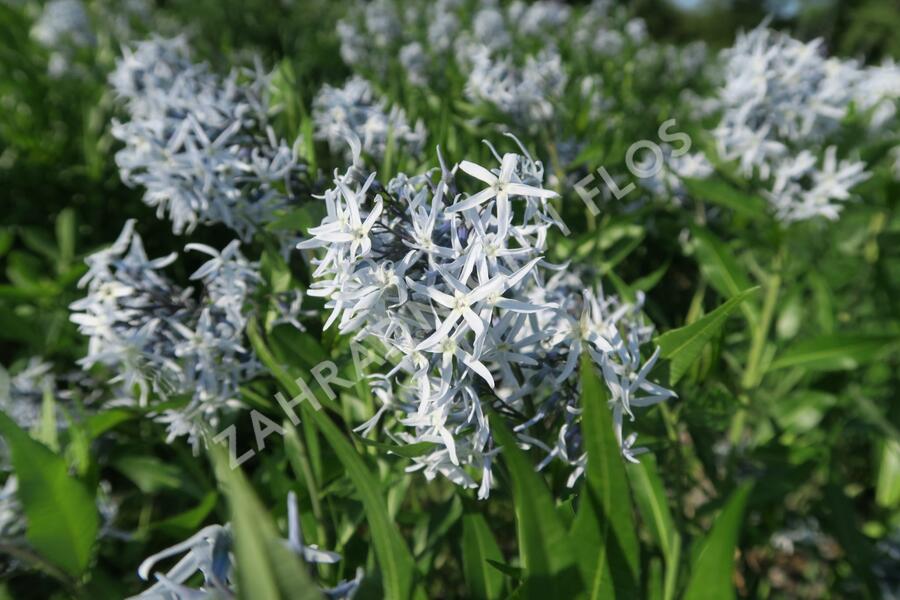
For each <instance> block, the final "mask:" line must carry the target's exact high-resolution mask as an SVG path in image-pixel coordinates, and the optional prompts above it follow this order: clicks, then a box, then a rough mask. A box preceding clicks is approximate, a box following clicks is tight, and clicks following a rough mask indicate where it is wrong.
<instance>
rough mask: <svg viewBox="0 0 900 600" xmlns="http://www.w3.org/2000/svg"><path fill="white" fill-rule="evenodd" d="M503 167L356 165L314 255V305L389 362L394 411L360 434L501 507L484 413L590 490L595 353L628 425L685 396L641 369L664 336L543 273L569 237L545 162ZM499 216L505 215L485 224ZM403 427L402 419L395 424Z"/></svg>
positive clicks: (384, 403) (337, 192) (379, 388)
mask: <svg viewBox="0 0 900 600" xmlns="http://www.w3.org/2000/svg"><path fill="white" fill-rule="evenodd" d="M491 150H492V152H493V147H491ZM494 154H495V155H496V152H494ZM497 158H498V160H499V161H500V163H501V167H500V169H498V170H497V171H496V172H492V171H491V170H489V169H487V168H485V167H483V166H480V165H477V164H475V163H471V162H468V161H463V162H462V163H460V164H459V165H458V167H457V166H454V167H453V168H447V167H446V166H442V167H441V169H440V173H441V177H440V180H438V181H435V180H434V176H433V172H431V171H429V172H426V173H425V174H423V175H417V176H415V177H408V176H406V175H402V174H401V175H398V176H397V177H396V178H394V179H393V180H391V181H390V182H389V183H388V184H387V185H386V186H384V185H377V184H376V183H375V182H374V180H373V177H374V174H373V175H369V176H368V177H365V175H364V174H363V173H362V172H361V171H360V170H361V168H362V164H361V163H359V164H355V165H354V166H353V167H352V168H350V169H348V170H347V172H346V173H345V174H343V175H338V174H336V176H335V181H334V188H333V189H331V190H329V191H326V193H325V194H324V195H323V196H322V198H323V200H324V202H325V205H326V216H325V218H324V219H323V221H322V224H321V225H320V226H318V227H314V228H311V229H310V231H309V233H310V235H311V236H312V237H311V239H309V240H307V241H305V242H302V243H301V246H302V247H304V248H322V249H323V253H322V254H320V256H319V258H317V259H314V260H313V264H314V265H316V269H315V273H314V274H315V277H316V279H317V280H316V281H315V282H314V283H313V284H312V285H311V287H310V290H309V293H310V295H317V296H322V297H324V298H326V304H325V306H326V308H328V309H329V310H331V314H330V316H329V317H328V320H327V322H326V326H327V325H330V324H331V323H334V322H339V325H338V327H339V330H340V331H341V333H344V334H348V335H353V336H354V338H355V339H356V340H357V341H366V340H371V341H375V342H377V344H378V345H379V347H386V348H387V356H388V357H389V360H390V363H389V364H388V365H385V366H384V368H383V371H382V372H383V374H379V373H375V374H373V375H372V376H371V377H372V380H371V385H372V386H373V387H374V389H375V393H374V395H375V397H376V398H378V400H379V401H380V402H381V407H380V408H379V410H378V411H377V412H376V413H375V414H374V415H373V416H372V418H371V419H369V420H368V421H366V422H365V423H363V424H362V425H360V427H359V428H358V430H360V431H363V432H369V431H373V430H374V429H375V428H376V427H377V426H378V425H379V423H381V424H382V426H383V427H386V428H387V432H386V433H387V434H388V435H389V436H390V437H391V438H392V439H393V440H394V442H395V443H400V444H415V443H420V442H428V443H429V444H432V445H433V447H432V448H431V450H429V451H428V452H427V453H425V454H423V455H420V456H416V457H415V458H413V459H412V461H413V465H412V466H410V467H409V470H410V471H421V472H422V473H423V474H424V475H425V477H427V478H429V479H431V478H433V477H436V476H438V475H443V476H444V477H447V478H448V479H450V480H451V481H453V482H454V483H456V484H458V485H463V486H467V487H473V488H475V487H477V488H478V496H479V498H486V497H487V496H488V495H489V493H490V488H491V485H492V481H493V478H492V476H491V469H492V464H493V456H494V455H495V454H496V453H497V452H498V451H499V449H498V448H497V447H495V446H494V444H493V440H492V436H491V431H490V425H489V423H488V420H487V419H486V418H485V410H484V407H483V404H487V405H489V406H491V407H492V408H493V409H494V410H496V411H497V412H498V413H500V414H502V415H504V416H505V417H507V418H508V419H510V420H511V421H512V425H513V428H514V430H515V431H516V435H517V436H518V438H519V441H520V443H521V444H523V445H525V446H527V447H533V448H536V449H539V450H541V451H543V452H545V453H546V456H544V458H543V459H542V460H540V461H539V463H538V466H539V467H540V468H542V467H544V466H545V465H547V464H549V462H550V461H551V460H553V459H559V460H563V461H565V462H567V463H568V464H570V465H572V467H573V469H574V470H573V478H572V483H574V481H575V480H576V479H577V478H578V475H579V474H580V472H581V471H582V470H583V464H584V461H585V458H584V451H583V449H582V448H581V441H580V421H579V419H580V417H579V415H580V411H579V409H578V393H577V380H578V378H577V376H576V373H575V368H576V367H577V365H578V359H579V357H580V356H581V353H582V351H583V350H585V349H588V348H589V349H590V350H591V351H592V353H593V357H594V360H595V361H596V363H597V365H598V367H600V368H601V371H602V372H606V371H608V372H609V373H610V377H611V379H609V380H608V381H607V385H608V387H610V390H611V391H610V394H611V398H613V403H612V409H613V414H614V415H615V414H617V411H618V413H619V414H622V413H624V414H629V415H630V414H632V412H631V410H632V409H631V407H632V406H641V405H644V404H643V403H648V400H647V399H648V398H650V397H651V394H650V392H652V394H653V395H652V397H653V398H656V397H659V398H660V399H661V398H662V397H668V396H671V395H672V394H671V393H670V392H667V391H665V392H664V391H661V389H662V388H659V389H657V388H655V387H653V386H654V385H655V384H652V383H651V382H650V381H649V379H648V374H649V371H650V370H651V369H652V366H653V359H651V361H649V363H647V364H642V363H641V362H640V353H639V347H640V346H641V345H642V344H644V343H646V342H648V341H649V339H650V335H651V332H652V330H651V329H650V328H648V327H646V326H644V325H643V323H642V322H641V320H640V316H639V314H638V313H639V308H636V307H632V306H630V305H627V304H624V303H622V302H620V301H619V300H618V299H617V298H615V297H606V296H603V294H602V291H597V292H596V293H594V292H588V293H585V290H584V287H585V286H584V285H583V284H582V282H581V280H580V279H579V278H578V277H577V276H575V275H573V274H571V273H567V272H566V271H565V270H560V268H559V267H555V266H553V265H547V264H546V263H544V262H543V253H544V252H545V250H546V243H547V230H548V229H549V228H551V227H557V226H558V227H564V226H563V225H562V223H561V221H560V220H559V217H558V215H556V214H555V212H554V211H553V209H552V206H551V205H550V203H548V202H547V201H546V200H547V199H548V198H551V197H553V196H555V194H554V192H552V191H549V190H547V189H545V188H544V187H543V181H542V180H543V167H542V166H541V163H540V162H537V161H535V160H533V159H532V158H531V157H530V156H528V155H527V154H524V155H518V154H511V153H510V154H506V155H504V156H503V157H502V158H500V157H499V156H498V157H497ZM440 162H441V165H443V164H444V163H443V158H441V160H440ZM460 172H462V173H465V174H467V175H471V176H473V177H475V178H477V179H479V180H480V181H483V182H484V183H486V184H487V185H488V187H487V188H486V189H485V190H482V191H481V192H479V193H477V194H475V195H473V196H470V197H467V198H462V199H461V200H460V201H459V202H457V203H456V204H454V205H452V206H450V207H447V206H445V204H444V201H443V198H444V197H445V196H454V195H455V197H457V198H460V197H461V196H460V195H459V194H456V189H457V183H458V182H457V180H458V179H459V177H458V176H459V173H460ZM357 182H360V183H361V185H357ZM351 190H358V191H355V192H354V191H351ZM372 190H379V191H378V193H377V194H376V193H374V192H373V191H372ZM511 198H522V204H523V210H522V211H521V217H522V218H521V220H520V219H519V217H518V216H517V218H516V219H515V220H514V219H513V218H512V217H513V214H512V209H511V207H510V199H511ZM491 202H493V204H496V205H497V207H498V208H497V210H496V211H493V210H479V207H481V206H489V205H490V203H491ZM379 206H383V207H384V208H383V209H379V208H377V207H379ZM351 207H352V211H356V212H357V213H358V217H354V218H351V216H350V215H351ZM388 207H389V208H388ZM518 214H520V213H519V212H518V211H517V215H518ZM364 215H368V216H367V217H366V218H365V219H366V221H367V222H371V226H370V227H368V228H367V238H368V240H369V245H367V246H366V248H365V249H364V251H363V249H362V248H361V251H360V252H352V251H351V244H352V238H351V237H350V236H349V235H348V234H347V232H348V231H350V229H351V221H353V222H354V223H357V222H362V221H363V218H364V217H363V216H364ZM373 215H374V216H373ZM551 267H552V268H551ZM554 269H556V271H558V272H557V273H556V274H553V275H552V277H551V278H550V279H549V281H545V279H546V275H547V273H548V272H550V273H553V270H554ZM623 336H630V337H625V338H624V339H623ZM626 340H627V341H626ZM613 376H614V378H612V377H613ZM622 390H624V391H622ZM391 413H395V414H397V416H398V419H397V420H386V419H385V415H387V414H391ZM539 423H540V424H541V427H537V426H536V425H537V424H539ZM544 429H549V430H550V431H548V432H546V433H545V432H544ZM539 430H540V431H539ZM619 431H620V432H621V428H620V429H619ZM548 436H549V439H547V438H548ZM620 441H621V443H622V445H623V452H626V453H631V454H634V453H636V451H632V450H630V449H629V448H630V447H628V446H627V445H626V444H625V442H624V441H622V438H621V437H620ZM631 454H629V456H631Z"/></svg>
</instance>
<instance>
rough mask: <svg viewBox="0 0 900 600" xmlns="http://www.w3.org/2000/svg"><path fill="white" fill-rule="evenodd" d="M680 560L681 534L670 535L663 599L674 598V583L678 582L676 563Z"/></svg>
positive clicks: (672, 599) (670, 599) (671, 599)
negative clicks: (670, 549)
mask: <svg viewBox="0 0 900 600" xmlns="http://www.w3.org/2000/svg"><path fill="white" fill-rule="evenodd" d="M680 560H681V536H680V535H678V534H677V533H676V534H674V535H673V536H672V551H671V553H670V555H669V556H667V557H666V577H665V582H664V587H663V600H674V599H675V584H676V583H677V582H678V563H679V561H680Z"/></svg>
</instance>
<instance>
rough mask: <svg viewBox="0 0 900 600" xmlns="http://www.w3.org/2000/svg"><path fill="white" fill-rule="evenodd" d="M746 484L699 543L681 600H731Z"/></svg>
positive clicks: (730, 500)
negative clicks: (735, 551)
mask: <svg viewBox="0 0 900 600" xmlns="http://www.w3.org/2000/svg"><path fill="white" fill-rule="evenodd" d="M749 493H750V484H744V485H742V486H741V487H739V488H738V489H737V490H736V491H735V492H734V493H732V494H731V497H730V498H729V499H728V502H727V504H725V508H723V509H722V512H721V513H719V516H718V517H716V522H715V523H714V524H713V527H712V531H710V533H709V535H708V536H707V537H706V539H705V540H703V541H702V542H701V546H700V551H699V552H698V553H697V555H696V558H695V559H694V564H693V565H692V567H691V578H690V580H689V581H688V584H687V589H686V590H685V593H684V600H731V599H733V598H734V597H735V595H734V583H733V580H732V578H733V576H734V549H735V547H736V546H737V541H738V534H739V533H740V531H741V524H742V523H743V517H744V506H745V505H746V504H747V496H748V494H749Z"/></svg>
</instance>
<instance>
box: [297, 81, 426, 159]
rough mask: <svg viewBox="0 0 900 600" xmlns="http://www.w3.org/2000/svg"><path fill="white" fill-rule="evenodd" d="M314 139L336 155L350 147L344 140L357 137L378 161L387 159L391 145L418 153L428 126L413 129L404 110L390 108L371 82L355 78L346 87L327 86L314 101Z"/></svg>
mask: <svg viewBox="0 0 900 600" xmlns="http://www.w3.org/2000/svg"><path fill="white" fill-rule="evenodd" d="M313 121H314V125H315V137H316V139H319V140H325V141H327V142H328V145H329V147H330V148H331V150H332V151H333V152H339V151H341V150H344V149H346V148H347V144H346V142H345V140H346V139H347V138H348V137H350V136H356V137H358V138H359V139H360V140H361V142H362V150H363V152H365V153H366V154H367V155H368V156H371V157H372V158H374V159H376V160H380V159H381V158H382V157H384V154H385V152H386V151H387V148H388V145H389V144H390V143H393V145H394V147H395V148H396V149H397V150H399V151H403V152H409V153H412V154H418V153H419V151H420V150H421V149H422V146H423V145H424V143H425V135H426V132H425V126H424V125H423V124H422V121H418V122H417V123H416V124H415V126H412V127H411V126H410V125H409V122H408V121H407V119H406V113H405V112H404V111H403V109H402V108H400V107H398V106H393V107H391V108H388V106H387V102H385V101H384V100H383V99H381V98H378V97H377V96H376V94H375V92H374V91H373V90H372V86H371V85H370V84H369V82H368V81H366V80H365V79H362V78H361V77H358V76H355V77H352V78H350V79H348V80H347V81H346V82H345V83H344V86H343V87H339V88H336V87H332V86H330V85H325V86H323V87H322V89H321V90H320V91H319V93H318V94H316V97H315V99H314V100H313Z"/></svg>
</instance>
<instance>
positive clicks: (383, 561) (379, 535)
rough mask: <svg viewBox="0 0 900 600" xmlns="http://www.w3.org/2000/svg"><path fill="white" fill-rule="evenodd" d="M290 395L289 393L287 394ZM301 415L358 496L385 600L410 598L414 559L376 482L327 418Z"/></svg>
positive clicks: (317, 414)
mask: <svg viewBox="0 0 900 600" xmlns="http://www.w3.org/2000/svg"><path fill="white" fill-rule="evenodd" d="M289 391H291V390H289ZM303 414H304V415H305V416H306V417H307V418H309V417H312V419H313V420H314V421H315V423H316V426H317V427H318V428H319V431H321V432H322V435H323V436H325V439H326V440H327V441H328V443H329V444H330V445H331V448H332V450H334V452H335V454H337V457H338V460H340V461H341V464H342V465H344V469H345V470H346V473H347V476H348V477H349V478H350V480H351V481H352V482H353V487H354V488H355V489H356V492H357V493H358V494H359V497H360V499H361V500H362V503H363V508H364V509H365V511H366V517H367V518H368V525H369V528H370V529H371V531H372V544H373V546H374V547H375V556H376V558H377V559H378V566H379V570H380V571H381V575H382V581H383V583H384V595H385V597H386V598H397V599H398V600H402V599H406V598H410V597H411V596H412V592H413V585H414V581H413V579H414V568H415V563H414V561H413V557H412V555H411V554H410V552H409V549H408V548H407V546H406V543H405V542H404V541H403V538H402V537H401V535H400V530H399V529H398V528H397V525H396V523H394V522H393V520H392V519H391V517H390V515H389V514H388V509H387V504H386V503H385V500H384V497H383V495H382V493H381V490H380V489H379V485H378V480H377V479H376V478H375V475H373V474H372V472H371V471H370V470H369V468H368V467H367V466H366V464H365V462H363V459H362V457H361V456H360V455H359V454H358V453H357V452H356V450H355V449H354V448H353V446H352V445H351V444H350V442H349V441H348V440H347V438H346V437H345V436H344V435H343V434H342V433H341V431H340V430H339V429H338V428H337V426H336V425H335V424H334V423H332V422H331V419H329V418H328V416H327V415H325V414H323V413H321V412H317V411H315V410H313V409H312V407H310V406H309V405H308V403H304V404H303Z"/></svg>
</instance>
